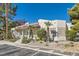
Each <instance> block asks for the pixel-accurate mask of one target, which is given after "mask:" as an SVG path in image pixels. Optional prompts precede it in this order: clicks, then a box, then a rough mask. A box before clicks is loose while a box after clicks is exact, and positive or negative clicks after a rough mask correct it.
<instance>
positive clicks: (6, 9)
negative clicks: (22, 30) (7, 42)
mask: <svg viewBox="0 0 79 59" xmlns="http://www.w3.org/2000/svg"><path fill="white" fill-rule="evenodd" d="M5 11H6V17H5V19H6V39H8V3H6V8H5Z"/></svg>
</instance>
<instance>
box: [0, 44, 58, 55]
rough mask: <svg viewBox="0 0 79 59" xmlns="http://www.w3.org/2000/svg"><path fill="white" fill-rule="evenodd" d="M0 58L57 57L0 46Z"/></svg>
mask: <svg viewBox="0 0 79 59" xmlns="http://www.w3.org/2000/svg"><path fill="white" fill-rule="evenodd" d="M0 56H59V55H56V54H51V53H46V52H41V51H35V50H31V49H27V48H20V47H16V46H12V45H7V44H2V45H0Z"/></svg>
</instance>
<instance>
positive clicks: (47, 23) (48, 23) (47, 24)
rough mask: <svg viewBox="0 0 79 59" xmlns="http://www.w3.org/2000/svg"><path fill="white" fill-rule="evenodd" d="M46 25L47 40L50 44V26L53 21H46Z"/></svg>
mask: <svg viewBox="0 0 79 59" xmlns="http://www.w3.org/2000/svg"><path fill="white" fill-rule="evenodd" d="M45 25H46V27H47V41H46V43H47V45H48V42H49V39H50V36H49V26H50V25H51V23H50V22H45Z"/></svg>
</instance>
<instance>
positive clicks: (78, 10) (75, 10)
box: [68, 4, 79, 21]
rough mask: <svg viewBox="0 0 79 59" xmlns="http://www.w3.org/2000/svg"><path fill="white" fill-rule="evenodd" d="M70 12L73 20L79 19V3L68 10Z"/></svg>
mask: <svg viewBox="0 0 79 59" xmlns="http://www.w3.org/2000/svg"><path fill="white" fill-rule="evenodd" d="M68 14H69V16H70V19H71V21H72V20H79V4H75V5H74V6H73V7H72V8H71V9H69V10H68Z"/></svg>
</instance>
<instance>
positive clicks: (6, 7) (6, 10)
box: [0, 3, 17, 37]
mask: <svg viewBox="0 0 79 59" xmlns="http://www.w3.org/2000/svg"><path fill="white" fill-rule="evenodd" d="M16 9H17V6H16V5H14V4H11V3H2V6H0V12H1V14H0V19H1V18H2V19H1V20H2V21H3V24H4V26H3V27H5V28H4V29H6V37H7V36H8V35H7V34H8V30H9V28H8V26H10V25H9V23H10V22H9V19H10V20H11V19H12V17H13V16H15V15H16Z"/></svg>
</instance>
